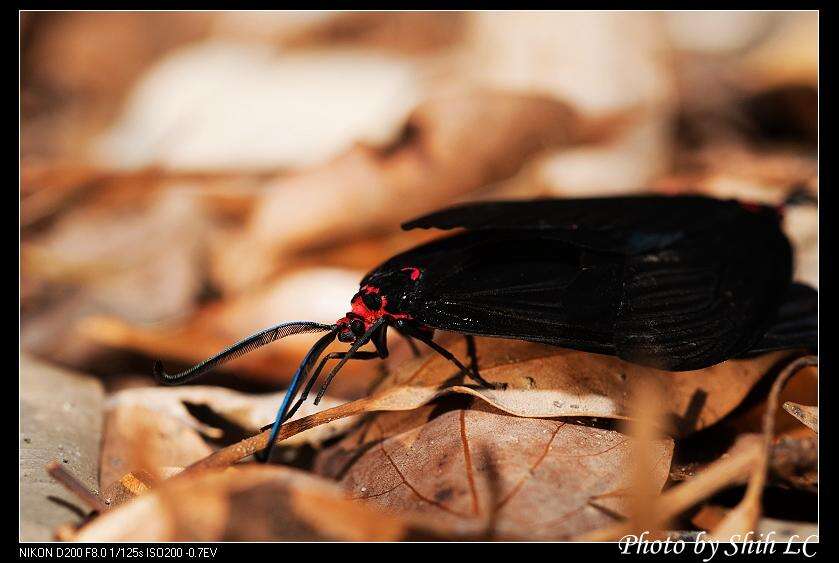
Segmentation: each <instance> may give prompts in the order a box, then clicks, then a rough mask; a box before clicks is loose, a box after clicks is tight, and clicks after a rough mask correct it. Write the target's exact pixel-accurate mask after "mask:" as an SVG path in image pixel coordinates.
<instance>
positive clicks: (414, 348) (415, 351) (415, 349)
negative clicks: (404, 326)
mask: <svg viewBox="0 0 839 563" xmlns="http://www.w3.org/2000/svg"><path fill="white" fill-rule="evenodd" d="M400 334H401V333H400ZM402 337H403V338H405V340H406V341H407V342H408V346H410V347H411V352H413V354H414V357H415V358H418V357H419V355H420V351H419V346H417V343H416V342H414V339H413V338H411V337H410V336H408V335H407V334H403V335H402Z"/></svg>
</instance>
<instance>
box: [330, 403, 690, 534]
mask: <svg viewBox="0 0 839 563" xmlns="http://www.w3.org/2000/svg"><path fill="white" fill-rule="evenodd" d="M461 404H462V401H461ZM589 424H590V422H589ZM653 451H654V461H655V463H654V466H653V467H651V470H652V473H651V481H652V482H653V483H655V487H656V490H660V488H661V486H662V485H663V484H664V481H665V480H666V477H667V472H668V470H669V466H670V458H671V455H672V452H673V442H672V440H670V439H661V440H656V441H655V443H654V445H653ZM630 452H631V447H630V444H629V440H628V439H627V437H626V436H625V435H623V434H621V433H619V432H617V431H615V430H611V429H608V428H601V427H598V426H594V425H586V424H585V423H583V422H582V421H577V420H542V419H526V418H519V417H514V416H510V415H508V414H506V413H503V412H500V411H498V410H496V409H493V408H491V407H489V406H487V405H485V404H482V403H480V402H478V403H476V404H475V406H474V408H457V407H456V406H455V408H447V407H446V406H444V405H426V406H424V407H421V408H419V409H416V410H414V411H410V412H399V413H381V414H376V415H373V416H372V417H371V418H370V419H369V420H368V421H367V422H366V423H365V424H363V425H362V426H361V427H360V428H359V429H358V430H357V431H356V432H354V433H352V434H350V435H348V436H347V437H346V438H345V439H344V440H342V441H341V442H340V443H338V444H337V445H335V446H333V448H331V449H330V450H327V451H325V452H324V453H323V454H322V455H321V457H320V458H319V459H318V462H317V464H316V470H317V471H318V472H320V473H322V474H325V475H329V476H331V477H336V478H338V479H339V480H340V482H341V484H342V485H343V487H344V489H345V490H346V491H347V492H348V493H349V494H350V495H351V496H352V498H354V499H357V500H363V501H364V502H365V503H367V504H371V505H373V506H376V507H379V508H382V509H385V510H387V511H388V512H389V513H393V514H397V515H408V516H410V517H411V518H412V519H417V520H419V521H422V522H425V523H426V524H427V525H428V526H429V527H431V528H433V529H435V530H437V531H438V532H439V533H441V534H447V535H450V536H454V537H460V538H466V537H489V538H493V539H531V540H546V539H563V538H568V537H571V536H573V535H576V534H579V533H582V532H586V531H589V530H592V529H596V528H598V527H602V526H603V525H605V524H606V523H609V522H612V521H614V516H613V515H611V514H610V512H609V511H604V510H602V509H600V508H597V507H594V506H592V505H591V504H589V501H590V500H591V498H592V497H594V496H597V495H601V494H603V493H607V492H609V491H612V490H615V489H619V488H621V487H625V486H626V485H627V484H628V483H629V481H630V466H631V462H630V460H631V455H630ZM600 504H606V505H607V506H609V507H610V510H611V512H619V511H621V507H622V506H624V505H625V499H620V498H612V499H601V500H600Z"/></svg>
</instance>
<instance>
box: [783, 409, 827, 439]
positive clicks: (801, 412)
mask: <svg viewBox="0 0 839 563" xmlns="http://www.w3.org/2000/svg"><path fill="white" fill-rule="evenodd" d="M784 410H785V411H787V412H788V413H790V414H791V415H792V416H794V417H795V418H797V419H798V420H799V421H800V422H801V424H803V425H804V426H806V427H807V428H809V429H810V430H812V431H813V432H815V433H816V434H818V433H819V407H810V406H807V405H800V404H798V403H793V402H792V401H787V402H785V403H784Z"/></svg>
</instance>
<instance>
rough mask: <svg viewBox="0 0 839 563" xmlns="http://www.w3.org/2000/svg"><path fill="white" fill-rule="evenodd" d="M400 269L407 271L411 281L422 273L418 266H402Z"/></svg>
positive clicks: (415, 279)
mask: <svg viewBox="0 0 839 563" xmlns="http://www.w3.org/2000/svg"><path fill="white" fill-rule="evenodd" d="M401 271H402V272H408V273H409V274H410V276H411V281H417V280H418V279H419V278H420V275H421V274H422V271H421V270H420V269H419V268H414V267H410V268H402V270H401Z"/></svg>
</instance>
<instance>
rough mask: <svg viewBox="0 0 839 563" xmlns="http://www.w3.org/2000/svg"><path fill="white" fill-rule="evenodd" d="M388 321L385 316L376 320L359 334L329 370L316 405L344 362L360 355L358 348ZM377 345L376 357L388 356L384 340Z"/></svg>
mask: <svg viewBox="0 0 839 563" xmlns="http://www.w3.org/2000/svg"><path fill="white" fill-rule="evenodd" d="M386 322H387V321H386V319H384V318H382V319H379V320H378V321H376V323H375V324H374V325H373V326H371V327H370V328H369V329H367V332H365V333H364V334H363V335H361V336H359V337H358V339H357V340H356V341H355V342H353V344H352V346H350V349H349V350H347V351H346V352H345V353H344V357H342V358H341V359H340V360H339V361H338V363H337V364H335V366H334V367H333V368H332V370H331V371H330V372H329V375H327V376H326V379H325V380H324V382H323V384H322V385H321V386H320V389H319V390H318V394H317V395H316V396H315V404H316V405H317V404H318V403H320V400H321V399H322V398H323V396H324V394H325V393H326V389H327V388H328V387H329V384H330V383H332V380H333V379H334V378H335V376H336V375H338V372H339V371H341V368H342V367H344V364H346V363H347V362H348V361H349V360H351V359H353V358H355V357H356V356H357V355H359V354H360V353H361V352H359V351H358V349H359V348H361V347H362V346H364V345H365V344H367V343H368V342H370V339H371V338H372V337H373V336H374V335H376V334H377V331H379V330H382V327H386V325H385V323H386ZM375 345H376V349H377V350H378V352H377V353H376V357H381V358H384V357H386V356H387V349H386V348H384V347H383V346H382V345H383V341H379V342H377V343H375Z"/></svg>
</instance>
